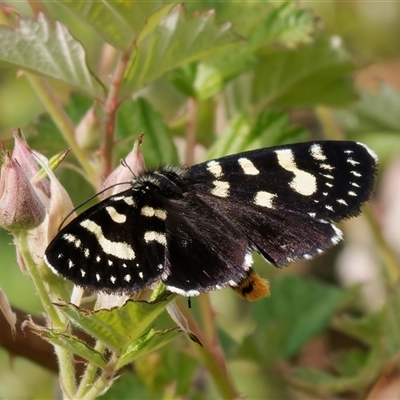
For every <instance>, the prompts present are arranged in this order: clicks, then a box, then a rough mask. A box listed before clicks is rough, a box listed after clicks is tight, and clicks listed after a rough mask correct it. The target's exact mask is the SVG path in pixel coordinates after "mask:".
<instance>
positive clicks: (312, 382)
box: [289, 351, 384, 393]
mask: <svg viewBox="0 0 400 400" xmlns="http://www.w3.org/2000/svg"><path fill="white" fill-rule="evenodd" d="M364 359H365V362H364V363H363V364H362V366H361V368H359V369H358V370H357V371H356V372H357V373H356V374H355V375H352V376H339V377H338V376H334V375H330V374H327V373H326V372H323V371H321V370H317V369H315V368H296V369H295V370H294V373H293V376H291V377H290V378H289V382H291V384H292V385H294V386H296V387H298V388H302V389H303V390H308V391H312V392H315V393H326V392H328V393H345V392H352V391H358V390H363V389H365V388H366V387H368V386H369V385H371V384H372V383H373V382H374V381H376V379H377V378H378V376H379V375H380V371H381V369H382V365H383V362H384V359H383V358H382V354H380V353H379V351H372V352H370V354H369V355H368V357H365V358H364ZM348 368H349V366H348Z"/></svg>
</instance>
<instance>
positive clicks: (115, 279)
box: [110, 275, 117, 283]
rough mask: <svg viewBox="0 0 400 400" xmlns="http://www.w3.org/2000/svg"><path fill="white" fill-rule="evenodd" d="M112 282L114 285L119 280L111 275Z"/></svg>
mask: <svg viewBox="0 0 400 400" xmlns="http://www.w3.org/2000/svg"><path fill="white" fill-rule="evenodd" d="M110 281H111V282H112V283H115V282H116V281H117V278H116V277H115V276H113V275H111V276H110Z"/></svg>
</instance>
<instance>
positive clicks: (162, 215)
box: [140, 206, 167, 221]
mask: <svg viewBox="0 0 400 400" xmlns="http://www.w3.org/2000/svg"><path fill="white" fill-rule="evenodd" d="M140 214H142V215H144V216H145V217H156V218H159V219H162V220H163V221H165V220H166V219H167V212H166V211H165V210H162V209H161V208H153V207H148V206H144V207H143V208H142V209H141V210H140Z"/></svg>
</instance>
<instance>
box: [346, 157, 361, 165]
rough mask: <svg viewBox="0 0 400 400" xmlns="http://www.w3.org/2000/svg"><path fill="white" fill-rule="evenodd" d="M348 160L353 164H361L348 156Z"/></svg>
mask: <svg viewBox="0 0 400 400" xmlns="http://www.w3.org/2000/svg"><path fill="white" fill-rule="evenodd" d="M346 161H347V162H348V163H349V164H351V165H357V164H360V163H359V162H358V161H355V160H353V159H352V158H348V159H347V160H346Z"/></svg>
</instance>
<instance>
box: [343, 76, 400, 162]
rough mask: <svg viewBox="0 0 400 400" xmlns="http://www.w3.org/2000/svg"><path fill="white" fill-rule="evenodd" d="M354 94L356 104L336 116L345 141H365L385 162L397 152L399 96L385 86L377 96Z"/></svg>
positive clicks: (398, 139) (399, 133)
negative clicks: (344, 135)
mask: <svg viewBox="0 0 400 400" xmlns="http://www.w3.org/2000/svg"><path fill="white" fill-rule="evenodd" d="M358 94H359V97H360V99H359V101H357V102H356V103H355V104H353V105H351V106H350V107H347V108H346V109H343V110H341V111H338V112H337V113H336V116H337V118H338V119H339V121H340V124H341V126H343V127H344V130H345V132H346V136H347V137H348V138H349V139H351V140H357V141H362V142H365V143H366V144H368V145H369V146H370V147H371V148H372V149H374V150H375V151H376V152H377V153H378V154H379V156H380V157H379V158H380V159H381V160H386V159H388V158H390V157H391V156H392V155H393V154H395V153H396V152H398V151H399V150H400V115H399V109H400V94H399V92H398V91H397V90H395V89H394V88H392V87H390V86H389V85H387V84H382V85H381V86H380V89H379V92H378V93H371V92H369V91H367V90H362V89H360V90H359V93H358Z"/></svg>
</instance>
